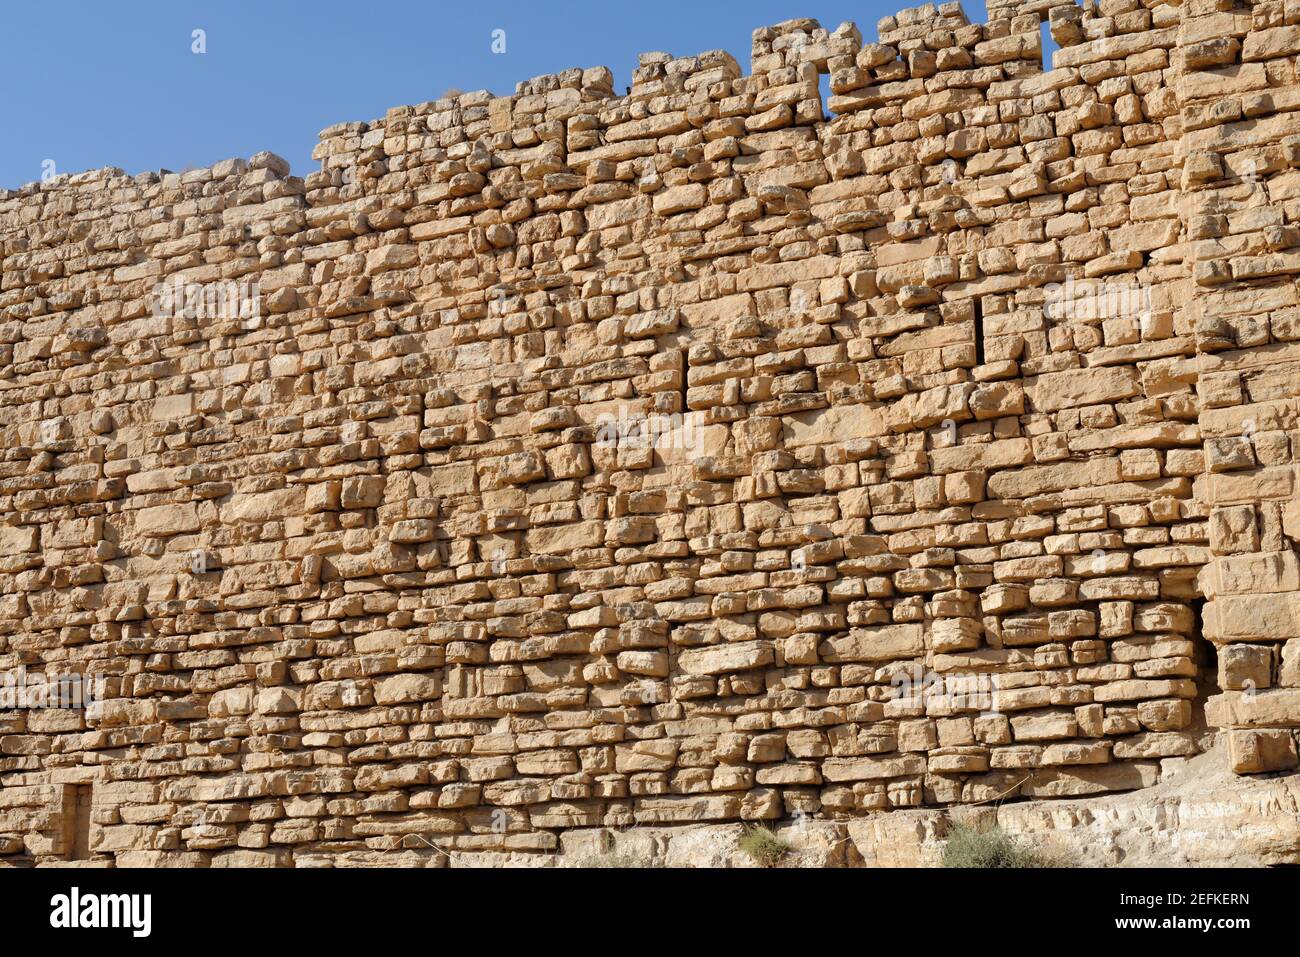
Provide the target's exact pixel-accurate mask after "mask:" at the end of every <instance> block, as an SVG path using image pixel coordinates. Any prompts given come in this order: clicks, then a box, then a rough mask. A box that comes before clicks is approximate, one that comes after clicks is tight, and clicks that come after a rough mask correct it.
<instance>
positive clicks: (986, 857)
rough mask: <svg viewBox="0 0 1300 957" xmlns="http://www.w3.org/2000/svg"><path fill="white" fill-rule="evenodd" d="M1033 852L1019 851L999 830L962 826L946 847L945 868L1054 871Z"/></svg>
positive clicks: (1050, 863)
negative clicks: (1001, 868)
mask: <svg viewBox="0 0 1300 957" xmlns="http://www.w3.org/2000/svg"><path fill="white" fill-rule="evenodd" d="M1055 863H1056V862H1054V861H1051V860H1048V859H1047V858H1045V857H1043V856H1042V855H1041V854H1038V853H1035V852H1034V851H1030V850H1026V849H1024V848H1020V847H1017V846H1016V844H1015V842H1014V841H1012V840H1011V838H1010V837H1009V836H1007V833H1006V832H1005V831H1003V830H1002V828H1000V827H988V828H974V827H967V826H966V825H963V824H959V825H957V826H956V827H955V828H953V830H952V832H951V833H950V834H949V835H948V842H947V843H946V844H945V845H944V846H943V866H944V867H978V868H984V867H1053V866H1055Z"/></svg>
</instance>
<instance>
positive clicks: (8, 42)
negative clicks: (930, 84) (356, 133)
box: [0, 0, 984, 188]
mask: <svg viewBox="0 0 1300 957" xmlns="http://www.w3.org/2000/svg"><path fill="white" fill-rule="evenodd" d="M914 4H915V0H887V2H881V0H854V2H849V3H844V2H835V0H744V2H735V0H733V2H713V0H695V2H682V0H656V2H653V3H646V4H629V3H625V2H618V0H603V2H581V3H564V2H550V0H530V2H526V3H522V2H516V0H506V2H501V0H484V2H480V3H470V4H453V3H440V2H433V0H426V2H415V0H393V2H381V0H373V2H368V3H367V2H357V0H350V2H346V3H345V2H336V0H316V2H312V3H303V2H280V3H267V2H262V3H258V2H252V0H170V2H162V0H137V2H103V0H76V2H61V3H59V2H50V3H30V2H29V3H19V2H6V3H5V5H4V12H3V20H4V22H3V24H2V25H0V89H2V90H4V100H5V111H4V114H3V117H2V118H0V123H3V127H2V128H3V133H0V188H13V187H16V186H21V185H23V184H25V183H29V182H31V181H33V180H37V179H40V178H41V173H42V169H43V168H45V167H44V165H43V164H46V163H47V161H52V162H53V164H54V170H55V171H56V172H58V173H71V172H78V171H80V170H84V169H93V168H97V167H101V166H118V167H121V168H122V169H124V170H126V171H127V172H128V173H132V174H134V173H138V172H141V171H144V170H157V169H161V168H166V169H171V170H182V169H185V168H187V167H198V166H209V165H211V164H212V163H214V162H217V161H218V160H222V159H228V158H230V157H234V156H244V157H247V156H251V155H252V154H253V153H256V152H257V151H259V150H264V149H269V150H271V151H272V152H275V153H279V154H280V155H281V156H284V157H285V158H286V159H288V160H289V162H290V164H291V165H292V167H293V172H294V173H295V174H297V175H299V176H304V175H306V174H307V173H310V172H312V171H313V170H315V169H318V168H319V164H317V163H315V162H314V161H313V160H312V159H311V150H312V147H313V146H314V145H315V143H316V138H317V134H318V133H319V132H320V131H321V130H322V129H324V128H325V127H327V126H329V125H331V124H333V123H340V122H344V121H349V120H370V119H374V118H376V117H382V116H383V115H384V113H385V112H386V111H387V110H388V108H389V107H392V106H397V105H400V104H406V103H422V102H424V101H426V100H433V99H437V98H438V97H439V96H441V95H442V94H443V93H444V92H446V90H447V89H448V88H450V87H456V88H459V89H461V90H464V91H470V90H480V89H489V90H492V91H493V92H494V93H498V94H506V93H512V92H514V87H515V83H516V82H518V81H519V80H524V79H528V78H529V77H533V76H537V75H539V74H543V73H556V72H559V71H560V70H564V69H568V68H569V67H575V66H580V67H588V66H607V67H609V68H610V69H611V70H613V71H614V80H615V88H616V89H619V90H621V89H622V88H623V87H624V86H626V85H627V84H628V83H629V82H630V77H631V73H632V70H633V69H634V68H635V66H636V55H637V54H638V53H641V52H645V51H649V50H665V51H667V52H669V53H672V54H674V55H676V56H687V55H690V54H693V53H699V52H701V51H703V50H710V49H717V48H723V49H726V50H729V51H731V53H732V54H733V55H735V56H736V58H737V60H739V61H740V63H741V64H742V66H744V67H745V68H746V70H748V66H749V37H750V32H751V31H752V30H753V29H754V28H755V27H759V26H764V25H769V24H773V23H779V22H780V21H782V20H787V19H791V18H793V17H816V18H817V19H818V20H820V21H821V24H822V26H824V27H826V28H827V29H834V28H835V27H836V26H838V25H839V24H840V23H842V22H843V21H845V20H852V21H854V22H856V23H857V25H858V27H859V29H861V30H862V33H863V36H864V38H867V39H873V40H874V39H875V36H876V22H877V20H879V19H880V18H881V17H883V16H887V15H890V14H893V13H895V12H897V10H898V9H899V8H900V7H902V6H906V5H914ZM964 6H965V9H966V12H967V15H968V16H970V17H971V19H972V20H977V21H978V20H982V19H983V18H984V8H983V3H982V2H981V0H974V2H967V3H965V4H964ZM199 29H201V30H203V31H205V34H206V47H207V52H206V53H203V54H196V53H193V52H192V51H191V47H192V46H193V43H194V41H193V40H192V36H193V31H194V30H199ZM498 29H500V30H504V31H505V39H506V52H505V53H504V54H494V53H493V52H492V49H491V46H492V31H494V30H498Z"/></svg>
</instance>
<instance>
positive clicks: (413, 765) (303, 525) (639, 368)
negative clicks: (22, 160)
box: [0, 0, 1300, 866]
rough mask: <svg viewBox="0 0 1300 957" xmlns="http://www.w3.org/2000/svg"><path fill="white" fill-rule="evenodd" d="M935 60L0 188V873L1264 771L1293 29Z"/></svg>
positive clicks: (541, 90) (1086, 30)
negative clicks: (1217, 767) (297, 163)
mask: <svg viewBox="0 0 1300 957" xmlns="http://www.w3.org/2000/svg"><path fill="white" fill-rule="evenodd" d="M989 9H990V22H989V23H988V24H971V23H969V22H968V21H967V18H966V16H965V15H964V14H963V12H962V11H961V9H960V7H959V6H958V5H957V4H952V3H948V4H943V5H941V6H939V7H937V8H936V7H934V6H926V7H921V8H917V9H913V10H906V11H903V12H902V13H900V14H898V15H897V16H896V17H889V18H886V19H885V20H883V21H881V23H880V24H879V42H875V43H872V42H863V39H862V37H861V35H860V33H859V31H858V29H857V28H856V27H854V26H853V25H852V24H845V25H842V26H840V27H839V28H837V29H836V30H834V31H827V30H825V29H823V28H821V27H820V26H819V25H818V24H817V23H816V22H815V21H812V20H798V21H789V22H786V23H783V24H779V25H777V26H775V27H767V28H762V29H759V30H757V31H755V33H754V40H753V56H752V65H751V70H750V72H749V73H748V74H746V73H744V71H743V70H742V69H741V68H740V66H739V65H738V64H737V63H736V62H735V60H734V59H733V58H732V57H731V56H730V55H728V54H727V53H725V52H721V51H714V52H710V53H704V54H701V55H699V56H690V57H683V58H674V57H671V56H669V55H667V54H659V53H655V54H645V55H643V56H642V57H641V61H640V65H639V66H638V68H637V69H636V72H635V75H634V77H633V82H632V85H631V87H630V88H629V90H628V92H627V94H626V95H624V96H618V95H616V93H615V91H614V90H613V78H612V75H611V73H610V71H609V70H607V69H604V68H595V69H586V70H582V69H575V70H572V71H568V72H566V73H561V74H558V75H554V76H547V77H539V78H536V79H534V80H531V81H528V82H526V83H523V84H520V86H519V89H518V91H517V93H516V95H514V96H512V97H501V98H498V97H493V96H491V95H490V94H488V93H471V94H464V95H460V96H457V97H456V98H454V99H443V100H438V101H436V102H431V103H424V104H421V105H418V106H406V107H398V108H395V109H393V110H390V111H389V113H388V114H387V116H385V117H384V118H383V119H382V120H377V121H374V122H371V123H368V124H367V123H344V124H340V125H337V126H334V127H331V128H329V129H327V130H325V131H324V132H323V133H322V135H321V141H320V143H319V145H318V147H317V149H316V154H315V155H316V157H317V158H318V159H319V160H320V161H321V170H320V171H319V172H316V173H312V174H311V175H309V176H308V177H306V179H305V180H303V179H299V178H296V177H293V176H290V175H289V170H288V167H287V164H285V163H284V162H283V161H282V160H280V159H279V158H278V157H275V156H273V155H271V154H268V153H263V154H258V155H256V156H254V157H252V158H251V159H250V160H248V161H244V160H230V161H226V162H222V163H218V164H217V165H215V166H213V167H212V168H210V169H202V170H194V171H188V172H185V173H181V174H174V173H166V172H164V173H162V174H154V173H145V174H141V175H138V176H134V177H129V176H126V175H124V174H122V173H121V171H118V170H101V171H96V172H91V173H84V174H80V175H76V176H71V177H66V176H65V177H60V178H58V179H56V180H53V181H51V182H47V183H38V184H33V185H31V186H28V187H25V188H23V189H20V190H17V191H7V192H0V251H2V253H3V258H2V259H0V404H2V405H3V408H4V418H3V420H2V421H0V435H2V436H3V440H4V441H3V448H4V457H3V462H2V463H0V469H2V470H3V471H0V669H3V670H4V671H6V672H9V673H13V672H15V671H18V670H21V669H25V670H27V671H28V672H30V673H44V674H46V675H53V674H61V675H62V674H76V675H92V676H95V677H96V678H97V679H99V680H102V689H101V694H100V695H99V697H98V700H96V701H95V702H94V703H93V704H92V705H91V707H90V708H88V709H85V710H70V709H28V710H7V711H3V710H0V860H5V861H17V862H31V861H33V860H34V861H38V862H42V861H57V860H69V859H89V860H93V861H116V862H118V863H122V864H193V865H203V864H208V863H211V864H275V865H288V864H297V865H299V866H303V865H309V864H331V863H357V862H360V863H375V862H384V861H390V862H391V861H397V860H400V861H401V862H412V861H415V862H427V863H434V864H436V863H439V862H445V861H446V860H447V855H448V854H465V853H475V852H485V853H488V854H491V853H502V854H519V853H531V852H548V851H552V850H554V849H556V848H558V847H560V843H561V837H562V836H564V835H565V834H566V832H571V831H573V830H574V829H587V828H601V829H623V828H628V827H634V826H647V827H648V826H663V825H681V824H686V823H690V822H715V823H725V822H735V821H779V820H789V819H791V818H792V817H793V818H796V819H800V820H803V819H828V820H831V821H837V820H838V821H843V820H852V819H857V818H861V817H862V816H864V815H869V814H871V813H872V812H876V811H884V810H888V809H892V808H917V807H922V806H932V805H957V804H966V803H977V802H988V801H992V800H1004V801H1008V800H1015V799H1018V798H1056V797H1075V798H1078V797H1087V796H1089V795H1096V794H1101V793H1104V792H1112V791H1124V790H1132V789H1137V788H1143V787H1149V786H1152V785H1156V784H1157V783H1158V782H1160V780H1161V779H1162V776H1167V775H1168V774H1170V773H1171V772H1174V771H1177V770H1178V769H1179V768H1181V767H1183V766H1184V765H1185V763H1186V762H1187V761H1188V760H1189V759H1190V758H1191V757H1192V756H1194V755H1197V754H1199V753H1201V752H1202V751H1204V750H1205V749H1206V747H1207V746H1208V744H1209V742H1210V740H1212V739H1213V737H1214V736H1215V734H1216V733H1217V732H1220V731H1221V732H1223V733H1224V736H1225V737H1226V738H1227V741H1228V744H1229V749H1228V751H1229V752H1230V758H1229V759H1228V760H1229V761H1230V763H1231V765H1232V766H1233V768H1234V769H1235V770H1237V771H1239V772H1260V771H1279V770H1287V769H1290V768H1293V767H1294V766H1295V765H1296V764H1297V754H1296V742H1295V729H1296V728H1297V726H1300V565H1298V564H1297V560H1296V554H1295V552H1294V550H1293V545H1294V542H1295V540H1296V539H1297V538H1300V505H1297V504H1296V503H1297V496H1296V491H1295V484H1296V478H1295V469H1296V465H1295V461H1296V459H1295V450H1294V449H1293V444H1295V443H1297V441H1300V432H1297V412H1298V411H1300V398H1298V397H1300V378H1298V377H1297V375H1298V373H1300V301H1297V294H1296V286H1295V283H1294V279H1293V276H1294V275H1295V274H1296V273H1297V272H1300V229H1298V228H1297V226H1296V225H1295V222H1296V221H1297V220H1298V219H1300V170H1298V169H1297V168H1296V167H1298V166H1300V135H1298V134H1300V85H1298V84H1297V83H1296V78H1295V66H1296V54H1297V52H1300V7H1296V6H1294V5H1293V4H1290V3H1288V4H1285V5H1284V4H1283V3H1281V2H1269V3H1258V4H1254V5H1253V6H1248V5H1242V4H1238V5H1233V4H1232V3H1230V2H1226V0H1218V2H1216V0H1186V2H1184V3H1182V4H1174V3H1165V2H1151V3H1149V4H1148V5H1146V6H1143V5H1140V4H1139V3H1137V2H1135V0H1117V2H1104V3H1101V4H1092V3H1090V4H1089V5H1088V6H1087V7H1085V8H1080V7H1077V6H1075V5H1074V4H1072V3H1069V2H1064V3H1062V2H1046V0H1037V2H1028V3H1025V2H1019V0H1016V2H1011V3H996V2H993V0H990V3H989ZM1043 20H1048V21H1049V22H1050V27H1051V32H1052V35H1053V37H1054V38H1055V40H1056V41H1057V43H1059V44H1060V50H1059V51H1057V53H1056V54H1055V63H1054V66H1055V68H1054V69H1052V70H1050V71H1049V72H1043V70H1042V67H1041V61H1040V58H1041V52H1040V34H1039V30H1040V23H1041V22H1042V21H1043ZM824 74H829V83H830V89H831V91H832V95H831V96H830V98H829V100H828V102H826V103H823V102H822V98H821V95H820V92H819V82H820V78H821V76H822V75H824ZM187 296H188V298H187ZM1203 601H1204V606H1203V607H1202V602H1203ZM1202 618H1203V621H1202ZM1206 639H1209V640H1208V641H1207V640H1206ZM1216 646H1217V654H1216ZM1207 698H1208V700H1207ZM566 839H567V838H566Z"/></svg>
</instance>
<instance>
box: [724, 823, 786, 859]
mask: <svg viewBox="0 0 1300 957" xmlns="http://www.w3.org/2000/svg"><path fill="white" fill-rule="evenodd" d="M736 846H737V847H739V848H740V849H741V850H742V851H744V852H745V853H746V854H747V855H749V858H750V860H752V861H754V862H755V863H756V864H759V865H761V866H762V867H775V866H776V865H777V863H778V862H779V861H780V860H781V858H783V857H785V856H786V855H787V854H789V853H790V852H791V851H792V850H794V848H793V847H791V846H790V845H789V844H788V843H787V842H786V841H783V840H781V838H779V837H777V836H776V834H774V833H773V832H772V831H770V830H768V829H767V828H765V827H761V826H759V825H757V824H756V825H754V826H752V827H748V828H746V829H745V833H744V834H742V835H741V837H740V840H739V841H737V843H736Z"/></svg>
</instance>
